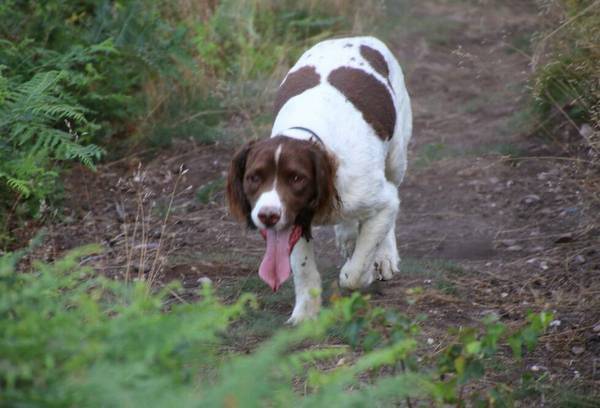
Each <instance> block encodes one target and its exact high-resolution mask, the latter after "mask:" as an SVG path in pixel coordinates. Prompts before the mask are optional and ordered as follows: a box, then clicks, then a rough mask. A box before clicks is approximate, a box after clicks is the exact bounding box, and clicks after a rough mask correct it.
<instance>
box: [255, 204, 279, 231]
mask: <svg viewBox="0 0 600 408" xmlns="http://www.w3.org/2000/svg"><path fill="white" fill-rule="evenodd" d="M258 219H259V220H260V222H262V223H263V224H264V225H265V227H267V228H269V227H272V226H273V225H275V224H277V221H279V220H280V219H281V210H280V209H278V208H275V207H263V208H261V209H260V211H259V212H258Z"/></svg>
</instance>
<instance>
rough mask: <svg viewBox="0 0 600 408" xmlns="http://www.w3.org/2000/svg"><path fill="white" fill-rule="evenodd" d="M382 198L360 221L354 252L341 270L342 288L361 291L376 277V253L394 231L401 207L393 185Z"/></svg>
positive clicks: (385, 188) (387, 184) (386, 187)
mask: <svg viewBox="0 0 600 408" xmlns="http://www.w3.org/2000/svg"><path fill="white" fill-rule="evenodd" d="M381 197H382V202H381V205H380V206H378V208H377V209H376V210H374V211H373V212H372V213H371V214H370V216H369V217H368V218H366V219H364V220H362V221H361V224H360V228H359V232H358V237H357V239H356V246H355V248H354V253H353V254H352V257H351V258H350V259H349V260H348V261H347V262H346V263H345V264H344V266H343V267H342V270H341V272H340V286H342V287H344V288H348V289H360V288H362V287H365V286H368V285H369V284H370V283H371V282H373V280H374V278H375V276H374V274H373V271H374V269H373V262H374V258H375V253H376V252H377V249H378V247H379V246H380V245H381V243H382V242H383V241H384V240H385V239H386V236H387V235H388V233H389V231H390V229H392V228H393V225H394V223H395V222H396V215H397V214H398V208H399V206H400V200H399V199H398V190H397V189H396V187H395V186H394V185H392V184H391V183H386V184H385V187H384V191H383V192H382V194H381ZM394 243H395V242H394Z"/></svg>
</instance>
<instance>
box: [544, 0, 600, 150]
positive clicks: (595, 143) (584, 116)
mask: <svg viewBox="0 0 600 408" xmlns="http://www.w3.org/2000/svg"><path fill="white" fill-rule="evenodd" d="M543 7H544V12H545V15H546V20H547V21H548V20H549V21H550V23H548V24H549V25H548V27H547V28H546V30H545V31H544V32H543V33H542V34H541V35H540V38H539V39H538V42H537V47H536V53H535V56H534V69H535V82H534V87H533V91H534V97H535V105H536V108H537V111H538V113H539V114H540V116H541V117H542V119H547V118H548V117H549V116H555V117H559V118H560V119H561V120H562V121H563V122H566V123H567V124H568V126H570V127H572V128H573V129H577V130H578V132H579V133H580V135H581V136H583V137H584V138H585V141H586V142H587V144H588V145H589V146H590V147H591V148H592V149H593V150H594V151H595V152H596V153H600V1H598V0H551V1H545V2H543ZM595 158H596V160H598V154H596V155H595Z"/></svg>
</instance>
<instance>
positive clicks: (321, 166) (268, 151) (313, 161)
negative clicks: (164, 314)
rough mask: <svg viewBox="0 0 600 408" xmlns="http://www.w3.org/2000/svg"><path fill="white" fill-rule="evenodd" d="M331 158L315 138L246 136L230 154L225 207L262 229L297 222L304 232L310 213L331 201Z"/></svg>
mask: <svg viewBox="0 0 600 408" xmlns="http://www.w3.org/2000/svg"><path fill="white" fill-rule="evenodd" d="M334 177H335V163H334V162H333V160H332V159H331V158H330V157H329V156H328V155H327V153H326V151H325V150H324V148H323V147H322V146H320V144H318V142H311V141H304V140H296V139H292V138H289V137H285V136H277V137H274V138H270V139H265V140H262V141H259V142H250V143H248V144H247V145H245V146H244V147H243V148H242V149H240V150H239V151H238V153H237V154H236V155H235V157H234V158H233V160H232V163H231V167H230V170H229V177H228V183H227V195H228V201H229V208H230V211H231V213H232V214H233V215H234V216H235V217H237V218H239V219H245V220H246V221H247V222H248V224H249V226H251V227H257V228H259V229H260V230H262V231H264V230H267V229H274V230H277V231H281V230H284V229H287V228H290V227H299V228H300V229H301V233H302V234H303V235H304V236H306V237H307V238H310V224H311V222H312V220H313V217H315V216H326V215H327V213H328V212H330V211H331V210H332V209H333V208H334V207H335V205H336V204H337V200H338V198H337V192H336V191H335V186H334Z"/></svg>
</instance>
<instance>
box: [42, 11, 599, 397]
mask: <svg viewBox="0 0 600 408" xmlns="http://www.w3.org/2000/svg"><path fill="white" fill-rule="evenodd" d="M492 3H493V5H492ZM498 3H500V5H499V4H498ZM523 3H526V2H522V1H513V2H510V1H503V2H487V1H480V2H467V1H465V2H459V1H445V2H443V1H437V2H434V1H424V2H419V5H418V6H415V7H413V8H406V7H400V6H397V9H395V8H394V6H391V8H390V10H389V13H390V14H392V15H393V16H394V18H395V19H396V20H395V21H398V24H397V25H395V26H394V27H390V28H388V30H387V31H388V34H387V42H388V43H389V44H390V45H391V46H392V47H393V48H394V49H395V50H396V51H397V55H398V57H399V59H400V61H401V64H403V66H404V68H405V71H406V76H407V83H408V87H409V91H410V93H411V95H412V98H413V108H414V115H415V131H414V138H413V142H412V144H411V155H410V157H411V164H410V165H409V171H408V177H407V179H406V181H405V183H404V184H403V186H402V188H401V198H402V208H401V215H400V217H399V220H398V228H397V231H398V242H399V246H400V253H401V256H402V257H403V264H402V273H401V275H400V276H398V277H397V278H396V279H394V280H393V281H391V282H389V283H384V284H379V285H375V286H374V287H373V288H372V289H371V293H372V301H373V302H374V303H377V304H381V305H383V306H386V307H394V308H398V309H400V310H403V311H405V312H406V313H408V314H411V315H415V314H419V313H425V314H427V315H428V316H429V319H428V320H427V323H426V324H425V325H424V333H425V336H427V337H430V338H431V339H432V341H433V343H432V344H431V347H432V350H435V349H436V348H438V347H440V346H441V345H442V344H443V343H444V336H445V333H446V331H445V330H446V328H447V327H448V326H451V325H457V324H470V325H474V324H477V322H478V321H480V320H481V318H482V317H483V316H484V315H486V314H489V313H496V314H498V315H499V316H500V317H501V319H502V320H503V321H504V322H505V323H507V324H509V325H519V324H521V323H522V322H523V319H524V317H525V315H526V313H527V311H530V310H531V311H537V310H541V309H543V308H547V309H550V310H554V311H555V313H556V320H557V321H556V323H555V324H554V327H553V328H552V330H551V332H550V334H549V335H547V336H546V337H545V338H544V339H543V340H544V341H543V343H542V346H541V347H540V349H539V351H538V352H536V353H535V354H534V355H532V356H530V357H529V359H528V360H527V361H526V364H527V365H528V366H532V365H534V364H535V365H536V366H538V367H541V370H543V371H546V372H547V373H548V378H549V379H550V380H556V381H559V382H566V383H573V382H575V383H577V382H583V383H585V384H586V385H587V386H593V385H594V384H595V385H599V384H600V333H599V332H600V330H598V324H600V312H599V310H600V301H599V300H598V299H599V298H600V279H598V278H599V277H600V253H599V252H598V240H597V236H598V235H600V234H599V233H598V229H597V227H594V224H593V218H594V214H595V213H594V208H593V207H590V205H589V202H588V201H586V200H585V194H584V191H583V190H582V186H581V185H580V184H579V179H578V178H577V177H576V174H577V173H576V172H575V170H574V168H573V162H572V161H569V160H559V159H551V160H550V159H544V158H543V157H547V156H556V155H557V154H558V153H557V152H556V151H551V150H548V151H546V149H554V148H551V147H545V146H544V145H542V144H540V142H539V140H528V139H526V138H524V137H523V136H522V135H523V133H524V131H523V130H522V129H521V128H520V125H519V122H518V118H519V116H520V113H521V112H522V111H523V108H524V106H525V105H526V103H527V101H526V94H527V89H526V81H527V78H528V75H529V70H530V68H529V58H528V57H527V53H528V52H529V51H528V49H527V39H528V38H529V37H530V36H531V34H532V33H533V31H534V30H535V27H534V22H535V13H536V9H535V7H534V6H533V5H524V4H523ZM233 149H234V147H231V146H224V145H216V146H199V145H194V144H193V143H192V142H181V143H179V144H178V145H177V146H175V147H174V148H173V149H171V150H170V151H168V152H165V153H163V154H161V155H160V156H159V157H157V158H155V159H153V160H152V161H151V162H150V163H145V164H144V165H143V166H142V167H141V168H142V169H143V171H141V172H139V173H138V174H137V176H135V173H136V172H138V164H139V161H140V160H139V158H137V157H133V158H129V159H127V160H123V161H121V162H119V163H113V164H109V165H106V166H104V167H102V168H100V171H99V172H98V173H97V174H90V173H88V172H86V171H85V170H81V171H77V172H73V173H72V174H71V175H70V176H69V180H68V183H67V184H68V186H67V196H68V197H69V198H70V199H69V200H67V201H69V202H70V204H69V205H70V208H69V209H68V211H67V214H68V215H67V217H66V218H65V220H64V222H63V223H61V224H60V225H56V226H54V227H53V228H52V229H51V231H50V234H49V242H50V243H51V244H53V245H52V246H51V247H50V249H49V250H48V251H49V253H48V257H53V256H54V255H55V254H56V253H58V252H61V251H62V250H64V249H66V248H70V247H73V246H76V245H78V244H81V243H83V242H98V241H99V240H101V241H102V242H103V243H104V244H105V246H106V248H107V252H106V254H105V255H104V256H103V257H101V258H98V259H94V260H93V261H94V263H95V265H96V267H97V268H98V269H99V270H102V271H103V272H104V273H106V274H108V275H110V276H118V277H121V278H122V277H123V276H124V275H125V273H126V272H125V271H126V270H127V268H126V267H125V266H124V265H129V273H130V274H131V276H138V274H139V275H140V276H141V275H144V276H149V275H152V274H153V273H154V272H155V270H156V271H158V269H156V268H155V269H153V267H152V265H153V264H154V259H155V257H156V259H157V263H156V265H163V264H164V269H162V272H161V274H160V276H158V277H157V279H159V280H161V281H168V280H172V279H181V280H182V281H183V285H184V287H185V288H186V289H188V290H189V292H188V293H189V296H190V297H193V293H194V292H195V291H196V289H197V288H198V286H199V285H200V283H199V282H200V281H199V279H201V278H209V279H211V280H212V281H213V283H214V284H215V286H216V287H217V288H218V290H219V293H220V294H221V296H222V297H224V298H225V299H231V298H234V297H236V296H238V295H239V294H240V293H241V292H244V291H251V292H255V293H257V295H258V297H259V299H260V300H261V304H262V308H261V310H259V311H257V312H256V313H253V314H252V315H251V316H249V317H248V319H246V321H245V323H244V324H242V325H241V326H240V327H238V331H239V333H240V339H243V340H241V341H240V343H239V344H238V345H239V347H241V348H251V347H252V346H253V345H254V344H255V343H256V342H257V341H259V340H260V339H262V338H263V337H264V336H265V335H268V334H269V333H271V332H272V330H273V329H274V328H276V327H279V326H280V325H281V324H282V323H283V321H284V320H285V318H286V317H287V316H288V315H289V314H290V312H291V306H292V302H293V289H292V287H291V284H287V285H286V286H285V287H284V288H283V289H282V290H280V291H279V292H278V293H276V294H272V293H270V292H269V289H268V288H267V287H266V285H263V284H262V283H261V281H260V280H259V279H258V277H257V274H256V268H257V265H258V263H259V259H260V256H261V255H262V251H263V245H264V244H263V243H262V240H261V238H260V237H259V236H258V234H257V233H255V232H247V231H245V230H243V228H242V227H241V226H240V225H238V224H236V223H235V222H234V221H233V220H231V219H230V218H229V217H228V216H227V214H226V209H225V207H224V201H223V194H222V191H221V188H222V183H223V175H224V172H225V170H226V168H227V165H228V161H229V158H230V157H231V154H232V151H233ZM180 165H183V166H184V168H185V169H187V173H186V174H185V175H184V176H182V177H181V179H179V181H178V187H177V193H176V195H175V196H174V200H173V205H172V206H171V208H170V210H169V202H170V197H171V192H172V191H173V186H174V184H175V183H176V182H177V180H178V175H177V174H178V171H179V168H180ZM136 177H137V178H136ZM75 198H76V199H75ZM596 205H597V203H596ZM140 209H144V214H143V217H142V214H141V212H140ZM596 211H597V208H596ZM136 214H137V215H138V225H139V228H137V229H136V231H135V233H136V234H137V235H136V237H135V238H133V233H134V228H135V225H136V222H135V220H136ZM166 214H169V218H168V222H167V224H166V225H167V227H166V229H165V230H164V231H163V230H162V227H161V224H162V220H163V219H164V217H165V215H166ZM141 219H144V220H145V222H141V221H139V220H141ZM124 224H127V225H129V227H128V228H124ZM142 227H143V228H142ZM594 228H596V229H594ZM125 231H126V232H125ZM142 232H143V234H144V235H143V236H142ZM594 237H596V238H594ZM316 238H317V240H318V242H319V245H318V248H319V249H318V253H319V258H318V259H319V262H320V268H321V270H322V273H323V275H324V282H325V296H326V298H327V297H328V296H329V295H330V294H331V293H332V291H335V290H336V289H335V282H336V277H337V273H338V270H339V266H340V265H341V259H340V258H339V257H338V255H337V254H336V252H335V249H334V245H333V233H332V231H331V229H330V228H318V229H317V231H316ZM158 248H160V250H159V251H160V252H159V253H158V256H157V255H156V254H157V249H158ZM129 254H131V255H132V256H128V255H129ZM411 293H412V294H411ZM182 296H183V297H185V295H182Z"/></svg>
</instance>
